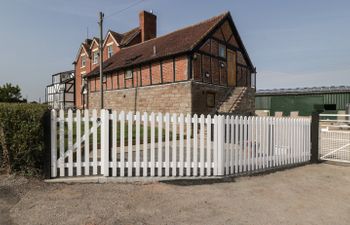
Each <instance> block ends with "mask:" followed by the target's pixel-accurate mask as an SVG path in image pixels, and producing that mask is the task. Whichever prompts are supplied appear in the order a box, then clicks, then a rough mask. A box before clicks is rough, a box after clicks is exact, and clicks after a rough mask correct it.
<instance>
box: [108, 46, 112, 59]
mask: <svg viewBox="0 0 350 225" xmlns="http://www.w3.org/2000/svg"><path fill="white" fill-rule="evenodd" d="M112 55H113V46H112V45H108V46H107V58H108V59H109V58H111V57H112Z"/></svg>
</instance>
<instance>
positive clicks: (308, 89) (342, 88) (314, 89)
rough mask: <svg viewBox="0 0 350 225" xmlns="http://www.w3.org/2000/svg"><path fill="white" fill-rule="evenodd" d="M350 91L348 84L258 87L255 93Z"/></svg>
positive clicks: (301, 93)
mask: <svg viewBox="0 0 350 225" xmlns="http://www.w3.org/2000/svg"><path fill="white" fill-rule="evenodd" d="M344 92H349V93H350V86H329V87H303V88H281V89H260V90H257V92H256V95H258V96H259V95H260V96H261V95H298V94H299V95H305V94H325V93H344Z"/></svg>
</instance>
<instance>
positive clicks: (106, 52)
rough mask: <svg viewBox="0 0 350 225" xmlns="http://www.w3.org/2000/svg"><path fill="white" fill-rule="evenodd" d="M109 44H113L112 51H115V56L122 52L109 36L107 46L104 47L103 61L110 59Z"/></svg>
mask: <svg viewBox="0 0 350 225" xmlns="http://www.w3.org/2000/svg"><path fill="white" fill-rule="evenodd" d="M109 43H113V44H112V49H113V54H115V53H117V52H119V51H120V48H119V47H118V46H117V44H116V43H115V41H114V40H113V38H112V36H111V35H108V37H107V41H106V44H105V46H104V47H103V61H105V60H107V59H108V46H107V45H108V44H109Z"/></svg>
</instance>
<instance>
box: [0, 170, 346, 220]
mask: <svg viewBox="0 0 350 225" xmlns="http://www.w3.org/2000/svg"><path fill="white" fill-rule="evenodd" d="M0 224H18V225H21V224H65V225H70V224H74V225H76V224H84V225H85V224H89V225H94V224H106V225H109V224H317V225H320V224H327V225H328V224H344V225H345V224H350V166H343V165H331V164H319V165H307V166H303V167H299V168H294V169H289V170H284V171H279V172H274V173H270V174H265V175H261V176H253V177H241V178H236V179H226V180H215V179H214V180H213V179H211V180H207V181H206V180H201V181H191V180H183V181H181V180H177V181H173V182H163V183H158V182H156V183H148V184H144V183H142V184H141V183H133V184H125V183H106V184H61V183H60V184H57V183H50V184H48V183H44V182H42V181H38V180H28V179H26V178H23V177H8V176H4V175H2V176H1V177H0Z"/></svg>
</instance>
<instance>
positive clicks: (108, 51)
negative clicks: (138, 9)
mask: <svg viewBox="0 0 350 225" xmlns="http://www.w3.org/2000/svg"><path fill="white" fill-rule="evenodd" d="M140 40H141V32H140V29H139V27H137V28H134V29H132V30H130V31H128V32H125V33H122V34H119V33H116V32H114V31H112V30H109V31H108V32H107V35H106V37H105V39H104V42H103V60H104V61H105V60H107V59H109V58H110V57H111V56H113V55H114V54H116V53H117V52H118V51H119V50H120V49H121V48H123V47H127V46H130V45H133V44H136V43H140ZM99 42H100V40H99V39H98V38H93V39H92V40H91V39H86V40H85V41H84V42H83V43H82V44H81V45H80V48H79V50H78V53H77V55H76V58H75V61H74V62H73V64H74V67H75V69H74V70H75V74H76V80H75V93H76V98H75V105H76V107H77V108H84V107H85V108H87V107H88V106H87V96H88V95H87V85H86V83H85V85H84V79H83V76H84V75H86V74H88V73H90V72H91V71H92V70H93V69H95V68H96V67H98V65H99Z"/></svg>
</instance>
